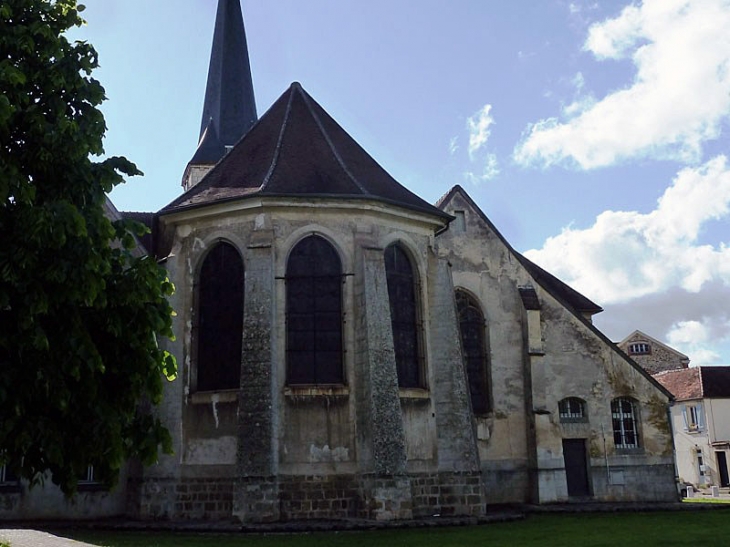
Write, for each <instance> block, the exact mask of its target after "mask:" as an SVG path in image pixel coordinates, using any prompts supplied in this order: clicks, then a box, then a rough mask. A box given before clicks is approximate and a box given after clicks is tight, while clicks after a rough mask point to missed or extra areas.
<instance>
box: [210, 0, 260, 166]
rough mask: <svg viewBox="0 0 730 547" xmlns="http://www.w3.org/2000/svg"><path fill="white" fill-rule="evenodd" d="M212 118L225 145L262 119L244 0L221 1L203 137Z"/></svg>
mask: <svg viewBox="0 0 730 547" xmlns="http://www.w3.org/2000/svg"><path fill="white" fill-rule="evenodd" d="M211 119H212V120H213V123H214V124H215V127H216V129H217V132H218V139H219V141H220V143H221V144H222V145H223V146H224V147H225V146H233V145H234V144H236V143H237V142H238V140H239V139H240V138H241V137H242V136H243V135H244V134H245V133H246V132H247V131H248V130H249V129H250V128H251V126H252V125H253V124H254V123H255V122H256V120H257V119H258V116H257V115H256V102H255V99H254V93H253V80H252V79H251V66H250V64H249V60H248V46H247V45H246V31H245V29H244V26H243V14H242V13H241V4H240V0H219V1H218V13H217V14H216V20H215V32H214V34H213V47H212V49H211V52H210V66H209V68H208V85H207V87H206V90H205V103H204V105H203V117H202V119H201V123H200V138H201V140H202V138H203V135H204V134H205V130H206V128H207V127H208V125H209V122H210V120H211ZM218 159H220V158H218Z"/></svg>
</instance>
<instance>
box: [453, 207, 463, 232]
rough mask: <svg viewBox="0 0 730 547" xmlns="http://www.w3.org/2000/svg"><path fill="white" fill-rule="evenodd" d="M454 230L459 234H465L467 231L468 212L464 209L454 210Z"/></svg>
mask: <svg viewBox="0 0 730 547" xmlns="http://www.w3.org/2000/svg"><path fill="white" fill-rule="evenodd" d="M454 217H456V218H454V222H453V227H454V232H455V233H457V234H463V233H465V232H466V214H465V213H464V211H454Z"/></svg>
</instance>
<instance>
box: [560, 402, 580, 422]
mask: <svg viewBox="0 0 730 547" xmlns="http://www.w3.org/2000/svg"><path fill="white" fill-rule="evenodd" d="M558 414H559V416H560V421H561V422H581V421H585V420H586V419H587V416H586V408H585V402H583V400H581V399H578V398H577V397H568V398H567V399H563V400H562V401H560V402H559V403H558Z"/></svg>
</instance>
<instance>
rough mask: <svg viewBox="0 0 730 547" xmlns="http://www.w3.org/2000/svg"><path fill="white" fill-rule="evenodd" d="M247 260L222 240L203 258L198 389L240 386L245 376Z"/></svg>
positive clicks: (213, 389) (199, 298)
mask: <svg viewBox="0 0 730 547" xmlns="http://www.w3.org/2000/svg"><path fill="white" fill-rule="evenodd" d="M243 291H244V269H243V259H242V258H241V255H240V254H239V253H238V251H237V250H236V248H235V247H233V245H231V244H229V243H225V242H220V243H218V244H216V245H215V247H213V249H211V251H210V252H209V253H208V255H207V256H206V257H205V259H204V260H203V265H202V266H201V268H200V273H199V277H198V291H197V304H198V305H197V318H196V319H197V325H196V327H197V328H196V332H195V333H194V338H195V341H196V346H197V352H196V353H197V360H196V365H197V389H198V391H216V390H224V389H236V388H238V387H239V385H240V378H241V349H242V338H243V298H244V296H243Z"/></svg>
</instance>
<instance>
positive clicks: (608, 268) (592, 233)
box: [525, 156, 730, 304]
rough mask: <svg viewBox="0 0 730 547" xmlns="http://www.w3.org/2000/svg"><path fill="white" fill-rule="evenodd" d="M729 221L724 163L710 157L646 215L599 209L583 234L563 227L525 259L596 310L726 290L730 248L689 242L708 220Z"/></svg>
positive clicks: (729, 175) (729, 170) (729, 180)
mask: <svg viewBox="0 0 730 547" xmlns="http://www.w3.org/2000/svg"><path fill="white" fill-rule="evenodd" d="M727 217H730V165H728V160H727V158H726V157H725V156H718V157H716V158H714V159H712V160H710V161H708V162H706V163H705V164H703V165H701V166H699V167H695V168H689V167H688V168H685V169H683V170H681V171H680V172H679V173H678V174H677V175H676V177H675V178H674V180H673V182H672V185H671V186H670V187H669V188H668V189H667V190H666V191H665V192H664V194H663V195H662V197H661V198H660V199H659V200H658V203H657V207H656V209H655V210H654V211H652V212H650V213H647V214H642V213H638V212H634V211H605V212H603V213H601V214H600V215H599V216H598V217H597V218H596V221H595V223H594V224H593V226H591V227H589V228H586V229H576V228H572V227H567V228H565V229H563V231H562V232H561V233H560V234H559V235H557V236H554V237H551V238H548V239H547V240H546V241H545V244H544V245H543V247H542V249H539V250H531V251H528V252H527V253H525V254H526V255H527V256H528V258H530V259H531V260H534V261H535V262H537V263H539V264H540V265H541V266H543V267H544V268H546V269H547V270H549V271H551V272H552V273H554V274H555V275H557V276H558V277H559V278H560V279H562V280H564V281H566V282H567V283H568V284H570V285H572V286H573V287H575V288H576V289H577V290H579V291H581V292H583V293H585V294H586V295H587V296H589V297H590V298H592V299H594V300H596V301H597V302H599V303H601V304H608V303H618V302H625V301H628V300H631V299H634V298H639V297H642V296H645V295H648V294H652V293H658V292H661V291H665V290H667V289H668V288H670V287H675V286H676V287H681V288H682V289H684V290H687V291H690V292H697V291H699V290H700V289H701V287H702V286H703V284H705V283H707V282H709V281H713V280H719V281H721V282H722V283H723V284H725V285H728V286H730V247H728V246H727V245H725V244H722V243H721V244H719V245H717V246H712V245H706V244H699V243H698V242H697V240H698V236H699V235H700V232H701V229H702V226H703V225H704V224H705V223H707V222H708V221H712V220H718V219H724V218H727Z"/></svg>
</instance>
